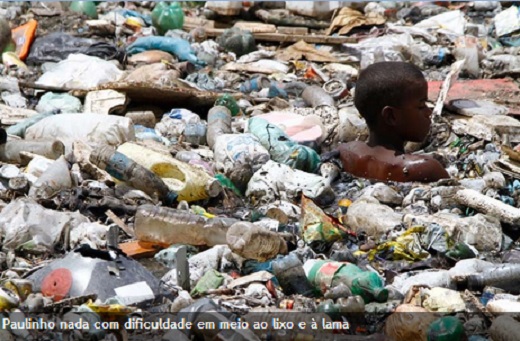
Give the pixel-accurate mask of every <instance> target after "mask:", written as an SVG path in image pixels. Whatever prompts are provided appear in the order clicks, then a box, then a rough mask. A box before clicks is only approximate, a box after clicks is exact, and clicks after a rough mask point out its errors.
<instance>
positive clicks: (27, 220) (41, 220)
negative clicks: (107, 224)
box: [0, 198, 89, 251]
mask: <svg viewBox="0 0 520 341" xmlns="http://www.w3.org/2000/svg"><path fill="white" fill-rule="evenodd" d="M88 221H89V220H88V218H87V217H85V216H83V215H81V214H80V213H79V212H59V211H55V210H50V209H46V208H44V207H43V206H41V205H39V204H37V203H36V202H35V201H33V200H32V199H28V198H22V199H18V200H15V201H12V202H11V203H10V204H9V205H7V206H6V207H5V208H4V209H3V210H2V212H1V213H0V233H1V234H2V236H3V237H4V239H3V249H4V250H14V249H15V248H16V247H18V246H19V245H21V244H23V243H26V242H28V241H30V240H32V241H33V242H34V244H35V245H41V246H43V247H45V248H47V249H48V250H49V251H51V250H53V248H54V246H55V245H56V243H57V242H58V241H59V240H60V237H61V235H62V233H63V231H64V230H65V229H66V228H69V229H73V228H74V227H76V226H78V225H79V224H81V223H88Z"/></svg>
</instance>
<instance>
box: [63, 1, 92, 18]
mask: <svg viewBox="0 0 520 341" xmlns="http://www.w3.org/2000/svg"><path fill="white" fill-rule="evenodd" d="M70 10H71V11H73V12H78V13H82V14H85V15H87V16H88V17H89V18H91V19H97V18H98V14H97V8H96V4H95V3H94V2H93V1H73V2H72V3H71V4H70Z"/></svg>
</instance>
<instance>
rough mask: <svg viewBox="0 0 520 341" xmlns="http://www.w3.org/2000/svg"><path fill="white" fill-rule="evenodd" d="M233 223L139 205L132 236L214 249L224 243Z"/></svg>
mask: <svg viewBox="0 0 520 341" xmlns="http://www.w3.org/2000/svg"><path fill="white" fill-rule="evenodd" d="M235 222H236V220H235V219H229V218H213V219H208V218H205V217H203V216H200V215H197V214H192V213H189V212H187V211H182V210H177V209H173V208H167V207H157V206H152V205H142V206H139V207H138V208H137V212H136V214H135V236H136V238H137V239H139V240H140V241H144V242H151V243H159V244H163V245H167V246H169V245H172V244H187V245H207V246H214V245H220V244H226V243H227V241H226V233H227V231H228V228H229V227H230V226H231V225H232V224H233V223H235Z"/></svg>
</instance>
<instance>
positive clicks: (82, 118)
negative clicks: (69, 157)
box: [25, 114, 135, 153]
mask: <svg viewBox="0 0 520 341" xmlns="http://www.w3.org/2000/svg"><path fill="white" fill-rule="evenodd" d="M25 136H26V138H27V139H32V140H36V139H58V140H60V141H62V142H63V144H64V145H65V150H66V153H68V152H70V151H71V150H72V143H73V142H74V141H76V140H80V141H83V142H86V143H88V144H89V145H91V146H92V147H95V146H98V145H109V146H118V145H120V144H122V143H125V142H127V141H134V140H135V132H134V125H133V123H132V120H131V119H129V118H126V117H119V116H113V115H98V114H62V115H58V116H51V117H47V118H45V119H43V120H41V121H40V122H38V123H36V124H34V125H33V126H31V127H30V128H28V129H27V131H26V134H25Z"/></svg>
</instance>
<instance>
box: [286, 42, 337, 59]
mask: <svg viewBox="0 0 520 341" xmlns="http://www.w3.org/2000/svg"><path fill="white" fill-rule="evenodd" d="M276 58H277V59H278V60H283V61H289V60H300V59H303V58H305V59H307V60H308V61H311V62H333V63H334V62H337V59H336V58H335V57H334V56H332V55H331V54H330V53H329V52H327V51H320V50H317V49H316V48H315V47H314V46H312V45H310V44H307V43H306V42H304V41H303V40H300V41H299V42H297V43H296V44H294V45H291V46H289V47H288V48H286V49H283V50H280V51H279V52H278V53H277V54H276Z"/></svg>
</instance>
